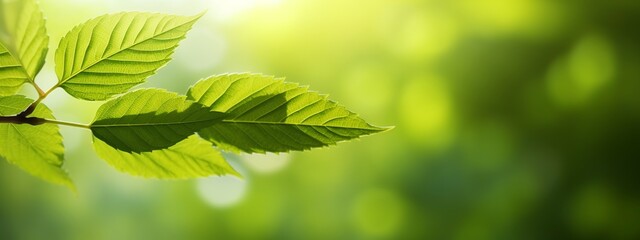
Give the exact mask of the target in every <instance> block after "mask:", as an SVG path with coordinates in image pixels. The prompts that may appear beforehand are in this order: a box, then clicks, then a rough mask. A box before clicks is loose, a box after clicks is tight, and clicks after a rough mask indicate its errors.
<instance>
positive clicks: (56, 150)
mask: <svg viewBox="0 0 640 240" xmlns="http://www.w3.org/2000/svg"><path fill="white" fill-rule="evenodd" d="M31 102H33V101H32V100H29V99H27V98H25V97H23V96H10V97H0V115H2V116H8V115H13V114H16V113H19V112H21V111H22V110H23V109H26V108H27V107H28V106H29V104H31ZM31 116H34V117H41V118H48V119H53V115H52V114H51V110H49V108H47V107H46V106H45V105H44V104H39V105H38V106H37V107H36V109H35V111H34V112H33V113H32V114H31ZM0 132H1V133H2V134H3V135H2V137H1V138H0V156H2V157H4V158H5V159H6V160H7V161H8V162H10V163H12V164H15V165H17V166H19V167H20V168H22V169H24V170H25V171H27V172H29V173H31V174H32V175H34V176H37V177H40V178H42V179H44V180H47V181H49V182H53V183H57V184H61V185H65V186H67V187H69V188H72V189H74V186H73V183H72V182H71V179H69V176H68V175H67V173H66V172H65V171H64V170H62V168H61V167H62V163H63V158H64V146H63V145H62V136H61V135H60V131H59V129H58V125H55V124H42V125H38V126H33V125H29V124H14V123H0Z"/></svg>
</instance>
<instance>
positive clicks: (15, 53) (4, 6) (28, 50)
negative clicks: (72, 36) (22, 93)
mask: <svg viewBox="0 0 640 240" xmlns="http://www.w3.org/2000/svg"><path fill="white" fill-rule="evenodd" d="M48 44H49V37H48V36H47V31H46V29H45V21H44V18H43V17H42V12H41V11H40V9H39V8H38V5H37V4H36V3H35V2H34V1H33V0H20V1H9V0H0V96H1V95H11V94H14V93H16V92H17V91H18V90H19V89H20V87H21V86H22V84H24V83H33V82H34V79H35V77H36V74H37V73H38V72H39V71H40V69H41V68H42V66H43V64H44V60H45V56H46V55H47V51H48Z"/></svg>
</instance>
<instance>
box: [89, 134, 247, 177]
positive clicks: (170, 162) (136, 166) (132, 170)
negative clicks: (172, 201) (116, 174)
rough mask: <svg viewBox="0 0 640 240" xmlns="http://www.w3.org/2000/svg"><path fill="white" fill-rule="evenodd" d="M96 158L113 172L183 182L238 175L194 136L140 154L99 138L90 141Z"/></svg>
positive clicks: (202, 141) (211, 148) (203, 141)
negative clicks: (188, 179) (110, 167)
mask: <svg viewBox="0 0 640 240" xmlns="http://www.w3.org/2000/svg"><path fill="white" fill-rule="evenodd" d="M93 146H94V148H95V149H96V152H97V153H98V155H99V156H100V157H101V158H102V159H104V160H105V161H107V162H108V163H109V164H111V166H113V167H115V168H116V169H118V170H120V171H122V172H126V173H129V174H132V175H136V176H142V177H152V178H164V179H184V178H194V177H204V176H210V175H225V174H231V175H236V176H239V174H238V173H237V172H236V171H235V170H233V168H232V167H231V166H230V165H229V164H228V163H227V162H226V161H225V160H224V158H222V156H221V155H220V152H218V151H217V150H215V149H214V148H213V146H212V145H211V143H210V142H207V141H205V140H203V139H201V138H199V137H198V136H196V135H192V136H191V137H189V138H187V139H185V140H182V141H181V142H179V143H177V144H176V145H174V146H171V147H169V148H168V149H161V150H154V151H151V152H143V153H128V152H124V151H120V150H117V149H115V148H113V147H111V146H109V145H108V144H106V143H105V142H103V141H101V140H100V139H98V138H93Z"/></svg>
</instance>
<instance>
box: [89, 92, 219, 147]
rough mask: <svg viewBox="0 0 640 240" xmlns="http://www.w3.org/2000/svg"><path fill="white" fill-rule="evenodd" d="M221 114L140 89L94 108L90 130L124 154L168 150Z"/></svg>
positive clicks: (177, 97)
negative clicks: (96, 108)
mask: <svg viewBox="0 0 640 240" xmlns="http://www.w3.org/2000/svg"><path fill="white" fill-rule="evenodd" d="M224 115H225V114H224V113H220V112H213V111H210V110H209V108H207V107H205V106H203V105H201V104H199V103H196V102H193V101H190V100H186V97H185V96H180V95H178V94H175V93H170V92H167V91H164V90H161V89H141V90H137V91H134V92H130V93H127V94H125V95H122V96H120V97H118V98H115V99H112V100H110V101H108V102H106V103H105V104H103V105H102V106H100V108H98V111H97V113H96V118H95V120H94V122H93V123H92V124H91V127H90V128H91V131H92V132H93V134H94V136H96V137H97V138H98V139H100V140H102V141H104V142H106V143H107V144H109V145H111V146H112V147H114V148H116V149H119V150H122V151H125V152H147V151H152V150H156V149H163V148H167V147H170V146H172V145H174V144H176V143H178V142H179V141H181V140H183V139H185V138H187V137H188V136H190V135H193V134H194V133H195V132H197V131H198V130H200V129H202V128H205V127H208V126H211V125H212V124H214V123H215V122H218V121H220V120H221V119H222V117H223V116H224Z"/></svg>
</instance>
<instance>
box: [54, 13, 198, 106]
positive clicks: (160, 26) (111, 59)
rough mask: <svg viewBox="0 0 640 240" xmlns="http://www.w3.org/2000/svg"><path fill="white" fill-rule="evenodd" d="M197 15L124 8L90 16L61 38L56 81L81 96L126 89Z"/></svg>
mask: <svg viewBox="0 0 640 240" xmlns="http://www.w3.org/2000/svg"><path fill="white" fill-rule="evenodd" d="M200 16H202V15H197V16H191V17H184V16H175V15H167V14H158V13H140V12H125V13H118V14H109V15H103V16H100V17H97V18H95V19H92V20H89V21H87V22H86V23H84V24H81V25H79V26H77V27H75V28H74V29H72V30H71V31H70V32H69V33H67V35H66V36H65V37H64V38H63V39H62V40H60V45H59V47H58V49H57V51H56V55H55V62H56V74H57V76H58V80H59V83H58V85H59V86H61V87H62V88H63V89H64V90H65V91H67V93H69V94H71V95H72V96H74V97H76V98H80V99H85V100H104V99H107V98H109V97H111V96H113V95H116V94H120V93H123V92H126V91H127V90H129V89H130V88H132V87H133V86H136V85H138V84H140V83H142V82H144V81H145V79H146V78H147V77H149V76H151V75H153V74H154V73H155V71H156V70H158V69H159V68H160V67H162V66H164V65H165V64H166V63H167V62H168V61H169V60H170V56H171V55H172V54H173V52H174V50H175V48H176V47H177V46H178V43H179V42H180V41H181V40H182V39H184V38H185V35H186V34H187V31H189V30H190V29H191V26H192V25H193V24H194V23H195V22H196V21H197V20H198V19H199V18H200Z"/></svg>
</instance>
